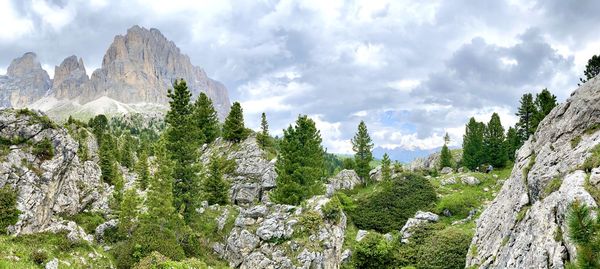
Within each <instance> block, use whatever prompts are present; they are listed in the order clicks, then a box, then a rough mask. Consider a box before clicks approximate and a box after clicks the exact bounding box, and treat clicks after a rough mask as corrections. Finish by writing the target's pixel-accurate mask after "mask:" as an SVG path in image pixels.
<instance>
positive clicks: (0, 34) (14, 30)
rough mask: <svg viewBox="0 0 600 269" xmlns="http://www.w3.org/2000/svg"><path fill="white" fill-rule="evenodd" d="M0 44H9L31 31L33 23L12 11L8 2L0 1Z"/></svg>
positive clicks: (7, 0) (12, 8) (5, 0)
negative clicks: (0, 26) (0, 27)
mask: <svg viewBox="0 0 600 269" xmlns="http://www.w3.org/2000/svg"><path fill="white" fill-rule="evenodd" d="M0 25H2V30H1V31H0V43H4V42H11V41H14V40H17V39H19V38H21V37H22V36H24V35H27V34H29V33H30V32H32V31H33V29H34V28H33V22H32V21H31V20H30V19H29V18H24V17H23V16H22V15H21V14H18V12H17V11H16V10H15V9H14V7H13V5H12V2H11V1H9V0H0Z"/></svg>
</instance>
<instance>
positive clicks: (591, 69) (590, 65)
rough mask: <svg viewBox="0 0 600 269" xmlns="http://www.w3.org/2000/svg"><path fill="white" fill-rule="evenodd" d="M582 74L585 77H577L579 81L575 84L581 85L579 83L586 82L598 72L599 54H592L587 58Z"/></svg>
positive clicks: (599, 72)
mask: <svg viewBox="0 0 600 269" xmlns="http://www.w3.org/2000/svg"><path fill="white" fill-rule="evenodd" d="M583 74H584V75H585V79H583V78H579V81H580V82H581V83H577V86H581V84H583V83H586V82H587V81H588V80H590V79H592V78H594V77H595V76H597V75H598V74H600V56H598V55H594V56H592V58H590V59H589V60H588V62H587V65H586V66H585V70H584V71H583Z"/></svg>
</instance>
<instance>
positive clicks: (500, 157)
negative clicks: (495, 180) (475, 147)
mask: <svg viewBox="0 0 600 269" xmlns="http://www.w3.org/2000/svg"><path fill="white" fill-rule="evenodd" d="M504 140H505V137H504V127H502V123H501V122H500V116H498V113H494V114H492V118H491V119H490V122H489V123H488V124H487V128H485V133H484V136H483V146H484V152H485V160H484V161H485V162H486V163H488V164H491V165H493V166H494V167H504V166H505V165H506V161H507V157H506V156H507V154H506V149H505V147H504V146H505V142H504Z"/></svg>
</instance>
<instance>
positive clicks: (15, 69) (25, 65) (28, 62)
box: [6, 52, 50, 80]
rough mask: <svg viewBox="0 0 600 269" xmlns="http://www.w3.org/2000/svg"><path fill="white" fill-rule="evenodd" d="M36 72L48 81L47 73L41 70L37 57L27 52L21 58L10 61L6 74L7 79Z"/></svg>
mask: <svg viewBox="0 0 600 269" xmlns="http://www.w3.org/2000/svg"><path fill="white" fill-rule="evenodd" d="M38 72H39V73H43V74H44V75H45V78H47V79H48V80H50V77H49V76H48V73H46V71H44V70H43V69H42V65H41V64H40V61H39V60H38V58H37V55H36V54H35V53H33V52H27V53H25V54H23V56H21V57H19V58H16V59H14V60H12V62H11V63H10V66H8V69H7V73H6V74H7V75H8V76H9V77H14V78H18V77H24V76H28V75H30V74H32V73H38Z"/></svg>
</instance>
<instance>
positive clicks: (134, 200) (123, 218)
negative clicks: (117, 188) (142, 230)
mask: <svg viewBox="0 0 600 269" xmlns="http://www.w3.org/2000/svg"><path fill="white" fill-rule="evenodd" d="M138 207H139V198H138V196H137V192H136V190H135V188H131V189H129V190H127V191H125V194H123V202H121V208H120V210H119V225H118V227H117V230H118V232H119V234H120V236H122V237H129V236H131V233H132V232H133V230H134V229H135V225H136V218H137V212H138Z"/></svg>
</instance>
